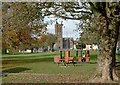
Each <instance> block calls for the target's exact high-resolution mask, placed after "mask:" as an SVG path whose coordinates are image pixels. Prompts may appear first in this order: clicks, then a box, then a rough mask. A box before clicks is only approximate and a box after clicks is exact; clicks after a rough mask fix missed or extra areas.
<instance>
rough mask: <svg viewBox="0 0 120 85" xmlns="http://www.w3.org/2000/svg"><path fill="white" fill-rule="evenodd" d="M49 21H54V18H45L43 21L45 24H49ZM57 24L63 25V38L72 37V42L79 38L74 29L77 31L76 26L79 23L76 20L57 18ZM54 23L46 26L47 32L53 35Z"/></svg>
mask: <svg viewBox="0 0 120 85" xmlns="http://www.w3.org/2000/svg"><path fill="white" fill-rule="evenodd" d="M51 20H56V18H48V17H45V19H44V21H45V22H51ZM57 22H58V23H59V24H60V23H61V22H62V23H63V37H72V38H74V40H76V38H79V32H77V31H75V29H77V26H76V24H78V23H79V21H78V20H63V19H60V18H59V19H58V18H57ZM55 23H56V22H55V21H54V22H53V23H50V24H49V25H48V26H47V29H48V31H47V32H49V33H53V34H55Z"/></svg>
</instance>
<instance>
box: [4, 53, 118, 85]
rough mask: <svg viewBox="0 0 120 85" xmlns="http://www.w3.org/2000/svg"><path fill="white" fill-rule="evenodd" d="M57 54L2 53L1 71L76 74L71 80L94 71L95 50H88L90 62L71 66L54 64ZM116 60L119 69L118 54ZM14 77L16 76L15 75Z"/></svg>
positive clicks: (84, 76)
mask: <svg viewBox="0 0 120 85" xmlns="http://www.w3.org/2000/svg"><path fill="white" fill-rule="evenodd" d="M58 55H59V52H52V53H50V52H42V53H33V54H18V55H3V57H2V61H3V62H2V71H3V72H5V73H37V74H55V75H58V74H63V75H69V74H70V75H76V76H74V77H72V79H71V80H73V81H74V80H75V81H77V80H76V78H77V76H78V75H79V76H78V77H81V76H82V77H83V78H85V79H88V78H87V76H92V75H93V74H94V73H95V70H96V65H97V62H96V60H97V52H90V62H91V63H90V64H87V63H81V64H76V65H75V66H73V65H72V64H69V65H68V66H67V67H66V66H64V65H62V64H60V65H57V64H54V56H58ZM74 55H75V52H71V56H74ZM117 62H119V63H118V65H117V69H118V70H119V71H120V56H119V55H117ZM10 76H11V74H10ZM10 76H8V77H3V81H4V82H10V81H11V80H9V79H11V77H10ZM12 77H13V75H12ZM14 77H15V78H16V76H14ZM18 80H20V79H18ZM28 80H29V79H28ZM42 81H44V80H42ZM62 81H64V80H62ZM68 81H69V79H68ZM46 82H47V81H46ZM53 82H54V81H53ZM58 82H59V81H58ZM42 83H43V82H42Z"/></svg>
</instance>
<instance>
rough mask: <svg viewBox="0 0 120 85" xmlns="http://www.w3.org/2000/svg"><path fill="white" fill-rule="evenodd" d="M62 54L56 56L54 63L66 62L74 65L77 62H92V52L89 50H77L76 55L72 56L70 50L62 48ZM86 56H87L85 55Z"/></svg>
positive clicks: (65, 63)
mask: <svg viewBox="0 0 120 85" xmlns="http://www.w3.org/2000/svg"><path fill="white" fill-rule="evenodd" d="M59 52H60V56H55V57H54V63H57V64H60V63H64V65H67V64H70V63H72V64H73V65H74V64H76V63H82V62H86V63H90V56H89V55H90V53H89V51H88V50H76V55H75V56H70V52H71V51H70V50H60V51H59ZM83 56H85V57H83Z"/></svg>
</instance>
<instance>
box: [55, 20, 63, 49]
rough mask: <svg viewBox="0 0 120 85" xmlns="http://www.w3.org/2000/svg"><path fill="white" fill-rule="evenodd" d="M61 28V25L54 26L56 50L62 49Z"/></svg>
mask: <svg viewBox="0 0 120 85" xmlns="http://www.w3.org/2000/svg"><path fill="white" fill-rule="evenodd" d="M62 26H63V24H62V23H61V24H59V23H58V22H56V24H55V35H56V36H57V37H58V40H57V43H56V46H55V48H56V49H63V36H62V34H63V33H62Z"/></svg>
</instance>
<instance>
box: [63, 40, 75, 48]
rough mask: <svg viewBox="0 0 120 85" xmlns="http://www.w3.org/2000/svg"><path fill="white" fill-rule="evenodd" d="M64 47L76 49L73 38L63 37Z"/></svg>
mask: <svg viewBox="0 0 120 85" xmlns="http://www.w3.org/2000/svg"><path fill="white" fill-rule="evenodd" d="M63 49H74V40H73V38H63Z"/></svg>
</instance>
